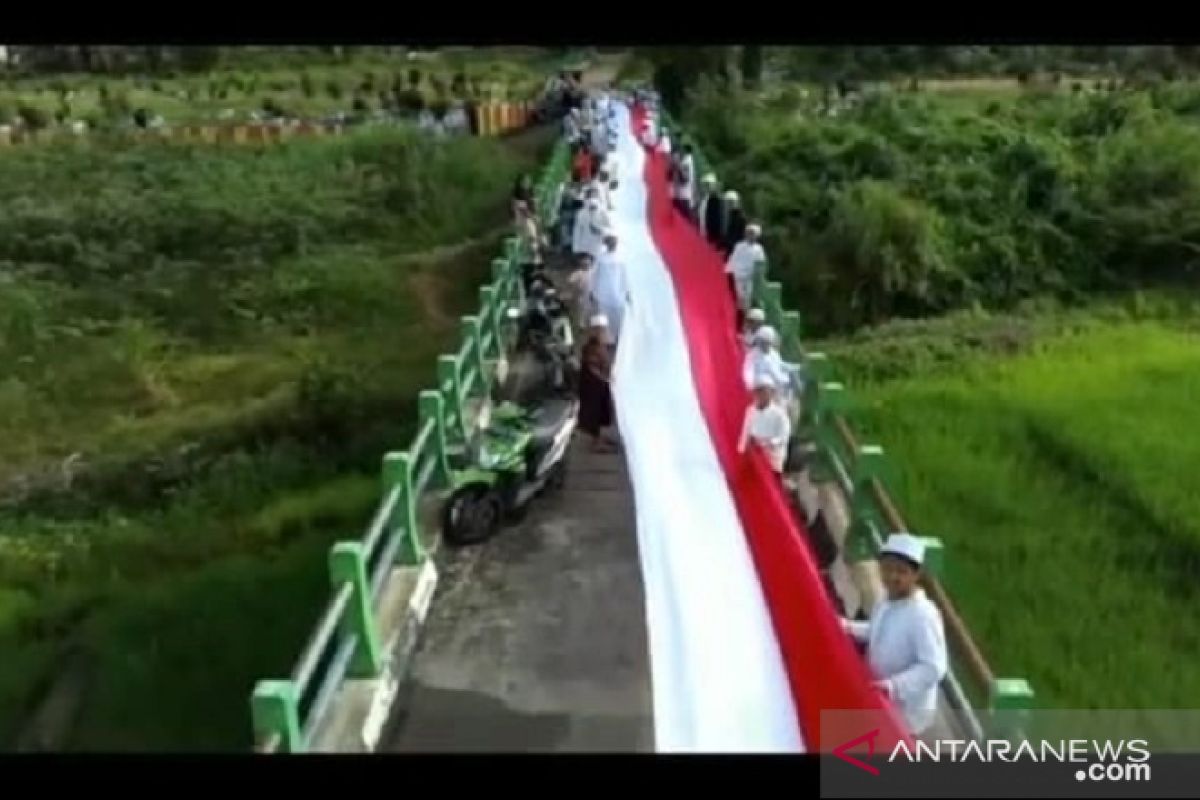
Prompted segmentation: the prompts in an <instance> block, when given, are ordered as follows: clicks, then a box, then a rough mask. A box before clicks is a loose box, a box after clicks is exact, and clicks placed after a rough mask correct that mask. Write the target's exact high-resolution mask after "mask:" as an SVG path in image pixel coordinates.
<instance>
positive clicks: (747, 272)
mask: <svg viewBox="0 0 1200 800" xmlns="http://www.w3.org/2000/svg"><path fill="white" fill-rule="evenodd" d="M766 260H767V253H766V251H765V250H763V246H762V245H761V244H759V243H758V242H755V243H754V244H751V243H750V242H747V241H745V240H743V241H740V242H738V243H737V246H735V247H734V248H733V252H732V253H730V254H729V260H728V261H726V262H725V271H726V272H728V273H730V274H731V275H733V277H734V278H736V279H737V280H750V279H752V278H753V277H754V268H755V267H757V266H758V265H759V264H761V263H762V262H764V261H766Z"/></svg>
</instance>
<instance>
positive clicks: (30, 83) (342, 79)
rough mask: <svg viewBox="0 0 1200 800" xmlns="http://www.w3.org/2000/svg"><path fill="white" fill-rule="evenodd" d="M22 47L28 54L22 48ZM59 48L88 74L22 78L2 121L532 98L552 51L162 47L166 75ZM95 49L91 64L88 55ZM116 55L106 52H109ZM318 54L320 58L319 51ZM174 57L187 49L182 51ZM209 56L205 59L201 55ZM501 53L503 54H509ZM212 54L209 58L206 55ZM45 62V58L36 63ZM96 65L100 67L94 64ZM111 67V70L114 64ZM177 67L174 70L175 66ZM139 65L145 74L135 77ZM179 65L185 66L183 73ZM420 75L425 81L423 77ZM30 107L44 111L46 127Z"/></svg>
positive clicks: (322, 111)
mask: <svg viewBox="0 0 1200 800" xmlns="http://www.w3.org/2000/svg"><path fill="white" fill-rule="evenodd" d="M19 49H20V48H18V50H19ZM33 49H38V50H41V49H48V50H51V51H53V52H52V53H51V54H50V55H43V56H42V57H43V58H45V59H48V60H47V61H46V62H45V63H46V64H49V65H58V64H73V65H74V66H75V68H77V69H79V70H80V71H79V72H76V73H68V74H53V75H52V76H50V75H45V74H43V73H41V72H40V71H36V70H33V69H32V68H31V69H29V70H27V71H26V73H24V74H18V75H15V76H12V78H11V79H10V80H8V81H6V83H5V86H4V87H3V88H0V124H9V123H11V122H12V121H13V119H14V117H16V118H19V119H21V120H22V121H24V122H26V123H27V124H29V125H30V126H31V127H41V126H42V125H44V124H45V121H46V120H48V119H51V118H53V117H54V116H55V115H56V114H59V113H60V112H61V114H62V115H63V116H64V118H69V119H82V120H87V121H89V122H90V123H91V124H92V125H93V126H98V127H115V126H118V125H121V124H127V123H128V122H129V120H130V115H131V114H132V112H133V111H134V110H136V109H145V110H146V111H147V112H148V113H149V114H150V115H155V114H157V115H161V116H162V117H163V118H164V119H166V120H167V121H168V122H170V123H179V124H187V123H193V122H203V121H215V120H217V119H219V118H221V117H222V115H227V114H229V113H232V114H234V115H236V116H239V117H244V116H246V115H248V114H250V113H251V112H260V113H272V112H274V113H280V114H286V115H295V116H300V117H307V118H315V117H322V116H326V115H328V114H331V113H334V112H338V111H350V110H351V108H352V106H353V105H354V101H355V98H358V99H359V104H360V105H364V104H366V103H367V102H368V101H367V100H366V97H367V96H368V95H369V96H371V97H372V98H373V99H372V100H371V101H370V102H371V105H372V106H374V107H377V108H380V109H382V110H385V111H393V112H403V111H405V110H411V105H412V104H411V101H409V102H408V103H407V104H406V103H405V102H404V97H405V96H406V93H414V94H416V95H418V96H420V97H421V99H422V101H423V102H427V103H433V102H435V101H445V102H449V101H450V100H453V99H458V100H462V101H469V100H526V99H529V98H531V97H534V96H536V93H537V92H538V91H539V90H540V89H541V86H542V83H543V79H544V71H543V64H544V63H545V62H547V61H548V60H549V57H550V56H549V54H547V53H545V52H543V51H541V50H539V49H537V48H526V49H525V50H523V51H515V52H514V51H511V50H505V51H493V50H490V49H487V48H477V49H475V50H476V51H474V52H472V51H470V49H468V51H447V52H442V53H437V54H431V55H429V56H427V57H422V58H419V59H417V60H410V59H408V58H407V57H405V56H404V55H403V54H401V53H394V52H390V50H389V49H388V48H381V49H372V48H355V49H354V52H352V53H342V54H334V53H322V52H320V49H318V48H299V49H298V52H292V50H291V49H288V48H282V49H281V48H261V49H255V48H249V52H243V49H239V48H229V49H222V48H190V47H182V48H157V49H160V50H167V51H171V54H170V57H169V58H168V57H165V56H164V57H160V58H159V60H158V62H157V63H158V64H159V66H158V67H157V68H156V69H158V70H159V72H158V73H156V74H147V73H146V72H145V71H144V70H145V68H146V66H147V65H146V63H145V61H144V52H143V51H144V50H145V48H141V49H138V48H132V50H133V51H134V52H133V53H132V54H125V55H129V58H128V59H126V58H125V57H124V55H121V53H122V52H123V51H128V50H130V49H131V48H65V49H66V50H68V51H69V53H67V54H65V55H64V54H63V53H61V52H58V51H59V50H62V49H63V48H33ZM80 50H84V51H87V53H88V55H87V60H86V61H85V60H83V59H82V57H81V56H80V55H79V51H80ZM110 50H112V51H115V53H109V55H107V56H105V57H104V58H107V59H108V60H107V61H104V60H98V59H101V55H100V54H103V53H106V52H108V51H110ZM212 50H220V51H222V52H220V53H218V54H217V57H218V58H219V59H220V61H221V64H222V65H221V66H220V67H219V68H216V69H207V68H205V69H203V70H200V71H197V70H189V69H188V68H187V66H186V65H187V64H188V63H191V62H190V61H189V59H197V58H198V57H199V56H198V55H197V53H195V52H194V51H212ZM313 50H316V51H317V52H309V51H313ZM174 51H179V52H178V53H175V52H174ZM200 55H204V54H200ZM500 56H503V58H501V57H500ZM211 57H212V54H211V53H209V54H207V55H204V58H205V59H209V58H211ZM33 63H38V62H33ZM85 64H87V65H90V69H89V68H86V67H85ZM105 64H108V65H109V67H108V69H107V70H106V69H105V68H104V65H105ZM167 65H173V66H171V68H170V69H169V71H166V72H165V73H164V72H163V70H168V66H167ZM134 67H136V68H138V69H139V70H141V71H138V72H131V71H130V70H131V69H133V68H134ZM176 67H177V69H176ZM414 78H415V80H413V79H414ZM21 109H29V110H32V111H33V112H35V113H37V114H39V115H41V116H40V117H39V118H38V120H39V121H40V124H39V125H36V126H35V125H34V124H33V123H32V122H29V120H28V119H27V114H26V113H25V112H23V111H21Z"/></svg>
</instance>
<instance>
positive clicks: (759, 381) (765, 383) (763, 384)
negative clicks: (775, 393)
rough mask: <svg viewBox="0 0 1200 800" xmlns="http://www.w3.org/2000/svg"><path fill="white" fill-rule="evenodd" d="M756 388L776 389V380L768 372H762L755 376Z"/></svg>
mask: <svg viewBox="0 0 1200 800" xmlns="http://www.w3.org/2000/svg"><path fill="white" fill-rule="evenodd" d="M754 388H755V389H774V388H775V381H774V379H773V378H772V377H771V376H770V375H768V374H767V373H765V372H760V373H759V374H758V375H755V376H754Z"/></svg>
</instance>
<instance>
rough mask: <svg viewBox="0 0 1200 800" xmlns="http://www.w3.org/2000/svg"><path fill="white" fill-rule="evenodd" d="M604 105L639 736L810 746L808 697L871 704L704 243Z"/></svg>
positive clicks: (682, 748)
mask: <svg viewBox="0 0 1200 800" xmlns="http://www.w3.org/2000/svg"><path fill="white" fill-rule="evenodd" d="M645 114H646V111H645V110H644V109H642V108H640V107H635V108H633V109H629V108H627V107H624V106H620V107H619V108H618V115H619V120H618V121H619V124H620V129H621V135H620V138H619V141H618V145H617V151H616V157H617V158H618V160H619V162H620V165H619V174H620V175H621V176H622V182H621V185H620V188H619V189H618V190H617V192H616V193H615V195H614V198H613V199H614V204H615V209H614V213H613V222H614V226H615V229H616V233H617V236H618V248H619V250H618V252H619V254H620V255H621V257H622V261H623V262H624V263H625V264H626V269H627V273H628V274H627V280H628V284H629V292H630V297H631V304H630V308H629V310H628V311H627V313H626V316H625V320H624V324H623V327H622V332H621V342H620V347H619V349H618V353H617V360H616V365H615V368H614V382H613V393H614V401H615V404H616V409H617V418H618V424H619V426H620V430H621V434H622V439H623V442H624V450H625V458H626V461H627V463H628V467H629V475H630V481H631V483H632V485H633V493H634V503H635V508H636V520H637V536H638V547H639V552H640V560H641V568H642V577H643V584H644V587H645V597H646V617H647V623H648V628H649V642H650V662H651V683H652V687H653V705H654V709H653V711H654V729H655V740H656V749H657V750H659V751H663V752H803V751H814V752H816V751H824V752H828V751H829V750H830V749H832V748H833V747H835V746H837V745H838V744H840V742H836V741H831V742H823V741H821V739H820V734H819V724H820V712H821V710H822V709H858V710H874V711H883V712H885V713H884V714H883V715H881V717H882V718H884V719H886V720H890V724H891V725H892V726H893V728H892V730H885V731H883V732H882V738H883V739H884V740H888V741H893V742H894V741H895V740H896V738H897V737H898V736H900V735H902V734H900V733H899V731H900V730H901V728H900V727H899V726H898V725H897V723H896V722H895V720H896V717H895V715H894V714H892V713H891V712H890V711H889V710H888V709H887V704H886V701H885V700H884V699H883V698H882V697H881V696H880V695H878V694H877V693H876V692H875V690H874V689H873V688H872V686H871V681H870V677H869V675H868V673H867V670H866V667H865V665H864V664H863V662H862V659H861V658H860V657H859V656H858V655H857V653H856V652H854V649H853V647H852V645H851V644H850V642H849V640H848V639H847V637H846V636H845V634H844V633H843V631H842V629H841V626H840V625H839V623H838V620H837V618H836V616H835V614H834V611H833V608H832V606H831V604H830V603H829V601H828V598H826V596H825V594H824V588H823V585H822V582H821V580H820V576H819V573H818V571H817V568H816V565H815V563H814V560H813V558H812V556H811V554H810V552H809V550H808V545H807V543H806V541H805V539H804V532H803V531H802V530H801V529H800V528H799V525H800V523H799V522H798V521H797V520H795V519H794V517H793V514H792V513H791V511H790V508H789V505H788V503H787V500H786V498H785V497H784V495H783V492H782V490H781V489H780V487H779V485H778V484H777V483H776V482H775V481H774V480H773V479H772V478H773V476H772V474H771V471H770V466H769V465H768V464H767V462H766V460H765V458H764V457H763V456H762V454H761V453H757V452H755V453H753V454H752V455H749V456H746V457H741V456H739V455H738V453H737V452H736V440H737V436H738V434H739V432H740V428H741V423H742V419H743V415H744V414H745V410H746V407H747V404H748V403H749V400H750V398H749V393H748V392H747V390H746V388H745V385H744V383H743V381H742V377H741V375H742V369H741V367H742V358H743V356H744V353H743V350H742V345H741V343H740V341H739V339H738V337H737V335H736V332H735V330H734V326H735V323H734V308H733V302H732V298H731V296H730V293H729V290H728V287H727V283H726V279H725V276H724V273H723V264H722V262H721V258H720V256H719V255H718V253H717V252H716V251H715V250H714V249H713V248H711V247H710V246H709V245H708V244H707V243H706V242H705V241H704V239H703V237H702V236H701V235H700V233H699V232H698V231H697V230H696V228H695V227H694V226H693V225H691V224H690V223H689V222H687V221H686V220H685V219H683V218H682V217H681V216H680V215H679V214H678V213H677V212H676V211H675V210H674V208H673V206H672V203H671V199H670V190H669V185H668V181H667V170H666V164H665V161H664V160H663V159H662V158H660V157H659V156H656V155H654V154H652V153H647V152H646V151H645V150H644V148H643V146H642V145H641V144H640V142H639V138H640V137H639V136H637V135H636V134H637V133H640V131H641V130H642V125H643V123H644V115H645Z"/></svg>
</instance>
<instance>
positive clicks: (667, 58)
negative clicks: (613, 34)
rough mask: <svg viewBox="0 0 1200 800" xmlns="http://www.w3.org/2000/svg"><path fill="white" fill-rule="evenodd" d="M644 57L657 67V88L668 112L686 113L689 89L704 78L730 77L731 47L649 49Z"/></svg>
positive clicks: (655, 76)
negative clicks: (684, 111) (685, 105)
mask: <svg viewBox="0 0 1200 800" xmlns="http://www.w3.org/2000/svg"><path fill="white" fill-rule="evenodd" d="M643 52H644V54H645V57H646V58H647V59H648V60H649V61H650V63H651V64H653V65H654V73H653V74H654V85H655V87H656V88H657V89H658V91H659V93H660V94H661V95H662V99H663V104H664V105H666V107H667V110H668V111H671V112H674V113H678V112H680V111H682V110H683V106H684V103H685V100H686V97H687V93H688V90H689V89H691V88H692V87H693V86H695V85H696V83H697V82H698V81H699V80H700V79H701V78H703V77H705V76H711V77H716V78H719V79H727V78H728V74H729V72H728V55H729V53H728V48H725V47H647V48H644V49H643Z"/></svg>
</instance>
